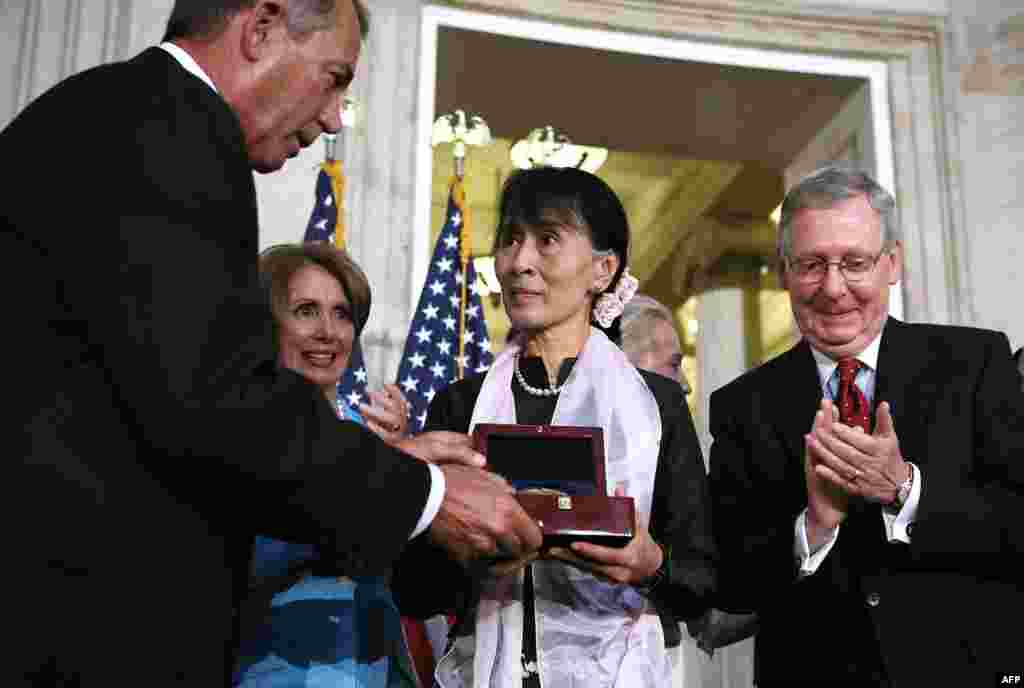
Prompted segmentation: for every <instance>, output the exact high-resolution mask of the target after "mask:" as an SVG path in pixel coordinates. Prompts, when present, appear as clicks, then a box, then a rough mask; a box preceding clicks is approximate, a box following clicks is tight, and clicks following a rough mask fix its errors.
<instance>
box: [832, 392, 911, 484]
mask: <svg viewBox="0 0 1024 688" xmlns="http://www.w3.org/2000/svg"><path fill="white" fill-rule="evenodd" d="M815 435H816V437H817V438H818V440H819V441H820V444H821V447H822V452H821V457H822V461H821V463H820V464H819V465H818V466H817V468H816V471H817V474H818V475H819V476H820V477H822V478H823V479H825V480H827V481H828V482H829V483H830V484H831V485H833V486H834V487H836V488H838V489H841V490H842V491H843V492H844V493H846V494H849V495H855V496H857V497H863V498H864V499H867V500H869V501H872V502H880V503H882V504H891V503H892V502H893V500H895V499H896V494H897V493H898V492H899V488H900V483H902V482H903V481H904V480H906V479H907V478H908V477H909V475H910V470H911V469H910V466H909V465H908V464H907V462H906V461H904V460H903V454H902V453H901V452H900V441H899V437H898V436H897V435H896V428H895V426H894V424H893V421H892V414H891V412H890V410H889V404H888V402H884V401H883V402H882V403H881V404H879V405H878V413H877V416H876V419H875V429H874V431H873V432H872V433H871V434H870V435H867V434H865V433H864V431H863V430H861V429H860V428H849V427H847V426H845V425H842V424H841V423H835V424H834V425H833V427H832V428H831V429H830V431H829V432H822V433H817V432H815Z"/></svg>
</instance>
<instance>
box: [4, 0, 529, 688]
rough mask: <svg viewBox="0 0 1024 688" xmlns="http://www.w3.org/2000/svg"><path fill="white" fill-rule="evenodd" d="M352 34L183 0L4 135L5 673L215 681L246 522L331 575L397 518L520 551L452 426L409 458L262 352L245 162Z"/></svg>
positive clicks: (238, 585) (353, 56)
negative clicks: (133, 48)
mask: <svg viewBox="0 0 1024 688" xmlns="http://www.w3.org/2000/svg"><path fill="white" fill-rule="evenodd" d="M366 26H367V24H366V13H365V9H364V8H363V7H362V6H361V5H358V4H357V5H354V4H353V2H352V0H337V1H336V2H334V3H325V2H322V1H319V0H248V1H247V2H246V1H240V0H234V1H231V0H221V1H219V2H217V1H213V0H179V2H178V3H177V5H176V6H175V8H174V11H173V15H172V17H171V20H170V22H169V25H168V34H167V42H165V43H164V44H163V45H161V46H160V47H159V48H151V49H149V50H147V51H145V52H143V53H142V54H140V55H139V56H138V57H136V58H135V59H133V60H130V61H128V62H125V63H120V64H112V65H105V66H101V67H98V68H96V69H92V70H89V71H87V72H84V73H82V74H79V75H76V76H73V77H71V78H69V79H67V80H66V81H64V82H63V83H61V84H59V85H58V86H57V87H55V88H54V89H52V90H51V91H49V92H48V93H46V94H44V95H43V96H41V97H40V98H39V99H37V100H36V101H35V102H33V103H32V104H30V105H29V106H28V107H27V108H26V109H25V111H24V112H23V113H21V114H20V115H19V116H18V117H17V118H16V119H15V120H14V122H12V123H11V124H10V126H8V127H7V128H6V129H5V130H4V131H3V132H0V153H2V154H3V157H4V159H5V160H7V161H8V163H14V161H17V162H16V164H17V166H18V174H17V175H14V176H8V182H7V183H6V185H5V191H6V193H5V194H4V202H3V205H2V208H0V248H2V251H0V255H3V257H4V259H5V261H6V266H5V269H4V270H3V271H0V274H2V275H3V278H2V279H3V282H2V284H3V286H4V287H5V288H4V293H5V295H6V297H7V302H8V306H9V308H8V310H7V319H8V324H9V325H10V327H8V329H7V330H6V336H5V337H4V353H5V354H6V355H5V356H4V357H3V360H4V361H5V363H6V364H7V368H8V371H7V375H6V376H5V378H6V380H5V381H6V385H5V389H6V391H7V395H8V399H9V401H11V402H13V404H9V405H8V408H9V409H10V410H9V411H8V412H7V413H6V414H5V416H4V417H5V421H6V426H7V429H8V432H5V433H4V436H5V440H6V442H7V445H6V447H5V455H6V456H7V465H8V466H13V467H14V471H13V473H12V471H10V470H8V472H7V480H5V485H6V486H7V492H8V496H7V498H6V499H5V500H4V503H5V505H6V507H7V509H8V510H9V513H8V514H7V515H8V518H7V519H6V525H7V527H6V529H5V534H6V536H7V552H8V554H9V556H8V557H7V558H5V566H4V568H5V571H6V573H7V575H8V576H11V575H13V577H14V579H13V581H9V583H8V585H6V586H5V589H6V590H7V592H8V595H9V602H8V604H7V605H6V607H5V612H6V613H5V620H6V622H7V625H8V627H9V628H11V629H12V630H13V631H14V641H13V642H14V645H13V647H11V646H8V648H7V650H8V651H7V652H6V657H7V664H8V666H11V667H13V673H14V674H15V676H16V678H15V683H16V684H17V683H19V682H20V683H25V684H32V685H76V686H77V685H88V686H114V685H127V684H133V685H134V684H144V685H164V684H168V683H181V684H185V685H194V686H211V685H217V684H218V683H220V684H225V683H226V682H227V680H228V676H229V672H230V669H231V653H232V649H233V646H234V635H235V631H236V624H237V618H236V617H237V613H236V609H237V602H238V600H239V598H240V596H241V595H242V594H243V593H244V592H245V580H246V574H247V569H248V562H249V556H250V546H251V543H252V537H253V534H254V533H257V532H259V533H265V534H271V535H274V536H275V537H278V538H281V539H286V540H295V541H299V542H312V543H316V544H318V545H319V547H320V548H321V551H322V552H324V553H325V556H327V557H329V558H332V559H333V560H334V561H335V566H334V567H333V568H334V571H335V572H336V573H337V574H338V575H349V576H354V575H359V574H364V573H366V574H376V573H380V572H382V571H384V570H386V569H387V568H388V567H389V566H390V565H391V563H392V562H393V560H394V559H395V558H396V557H397V556H398V554H399V553H400V552H401V550H402V549H403V547H404V546H405V543H406V542H407V541H408V540H409V539H410V538H411V537H429V538H431V539H433V540H434V541H435V542H437V543H439V544H441V545H443V546H444V547H446V548H447V549H448V550H449V551H450V552H451V553H452V554H453V555H454V556H456V557H457V558H461V559H467V558H471V557H474V556H476V555H479V554H481V553H483V554H488V555H493V554H494V553H495V552H496V551H497V550H498V548H499V547H500V548H501V549H502V550H504V551H509V552H515V553H519V554H523V553H527V552H529V551H531V550H532V549H534V548H536V547H537V546H539V544H540V532H539V530H538V529H537V527H536V525H535V524H534V523H532V521H530V520H529V518H528V517H527V516H526V515H525V513H524V512H523V511H522V510H521V509H520V508H519V506H518V505H517V503H516V502H515V500H514V498H513V497H512V496H511V494H510V493H511V489H510V488H509V487H508V486H507V485H505V484H504V483H503V482H502V481H500V480H497V479H495V478H494V477H493V476H490V475H488V474H486V473H484V472H483V471H480V470H479V469H478V468H474V467H471V466H467V465H459V464H458V463H457V462H460V461H461V462H463V464H465V463H470V464H472V463H474V462H478V463H480V462H482V457H480V456H479V455H477V454H475V453H474V452H472V450H471V449H470V448H469V445H468V440H465V439H456V438H454V436H449V435H434V436H427V437H424V438H422V439H417V440H409V441H406V442H405V443H404V444H403V445H402V448H403V449H405V450H406V451H407V452H409V453H411V454H415V455H416V456H418V457H419V458H421V459H425V460H426V461H417V460H415V459H414V458H412V457H410V456H409V455H408V454H405V453H402V452H400V451H398V450H396V449H393V448H391V447H389V446H387V445H385V444H384V443H383V442H381V441H380V440H379V439H377V438H376V436H375V435H373V434H371V433H369V432H366V431H364V430H363V429H361V428H359V427H358V426H357V425H355V424H352V423H343V422H339V421H338V419H337V418H336V417H335V415H334V412H333V410H332V409H331V408H330V407H329V405H328V404H327V403H326V401H325V399H324V397H323V395H322V394H321V393H320V392H318V390H317V389H316V388H315V387H314V386H313V385H312V384H310V383H308V382H306V381H305V380H303V379H302V378H301V377H300V376H299V375H297V374H295V373H293V372H291V371H289V370H287V369H284V368H283V367H281V366H280V365H278V363H277V352H276V348H275V345H274V340H273V333H272V327H271V316H270V312H269V309H268V308H267V307H266V299H265V297H264V296H263V295H262V294H260V293H259V292H258V291H257V290H256V287H255V285H256V284H257V281H256V272H255V271H256V256H257V217H256V198H255V190H254V185H253V179H252V172H251V170H252V169H256V170H259V171H264V172H267V171H272V170H275V169H278V168H280V167H281V166H282V165H283V164H284V163H285V161H286V160H287V159H288V158H289V157H290V156H293V155H295V154H296V153H297V152H298V150H299V148H300V147H301V146H307V145H309V144H310V143H312V142H313V141H314V140H315V139H316V138H317V137H318V136H319V135H320V134H321V132H324V131H326V132H334V131H337V130H338V128H339V126H340V112H339V108H340V100H341V97H342V95H343V94H344V92H345V89H346V88H347V86H348V84H349V82H350V80H351V79H352V75H353V72H354V70H355V68H356V61H357V59H358V56H359V49H360V44H361V35H362V33H365V28H366ZM361 29H362V31H361ZM430 461H433V462H436V463H438V464H442V465H440V466H438V465H435V464H434V463H430ZM446 461H455V462H456V463H445V462H446ZM12 536H13V539H12Z"/></svg>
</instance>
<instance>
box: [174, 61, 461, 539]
mask: <svg viewBox="0 0 1024 688" xmlns="http://www.w3.org/2000/svg"><path fill="white" fill-rule="evenodd" d="M160 48H161V49H162V50H165V51H167V52H168V53H169V54H170V55H171V57H173V58H174V59H175V60H177V61H178V64H180V65H181V66H182V67H183V68H184V69H185V71H187V72H189V73H190V74H194V75H195V76H197V77H199V78H200V79H202V80H203V81H204V82H205V83H206V84H207V85H208V86H209V87H210V88H212V89H213V91H214V93H217V94H218V95H219V94H220V91H218V90H217V86H216V84H214V83H213V79H211V78H210V75H209V74H207V73H206V72H205V71H203V68H202V67H200V66H199V63H198V62H196V61H195V59H194V58H193V57H192V56H191V55H189V54H188V51H186V50H185V49H184V48H182V47H181V46H180V45H176V44H174V43H170V42H164V43H161V44H160ZM253 259H254V260H255V256H254V257H253ZM427 469H428V470H429V471H430V493H429V494H428V495H427V503H426V505H425V506H424V507H423V512H422V513H421V514H420V519H419V521H418V522H417V523H416V527H415V528H413V529H412V534H410V535H409V539H410V540H411V539H413V538H414V537H416V536H417V535H419V534H420V533H422V532H423V531H424V530H426V529H427V527H428V526H429V525H430V524H431V523H433V521H434V517H435V516H437V512H438V511H440V510H441V502H442V501H443V500H444V490H445V480H444V473H442V472H441V469H440V468H438V467H437V466H435V465H434V464H432V463H428V464H427Z"/></svg>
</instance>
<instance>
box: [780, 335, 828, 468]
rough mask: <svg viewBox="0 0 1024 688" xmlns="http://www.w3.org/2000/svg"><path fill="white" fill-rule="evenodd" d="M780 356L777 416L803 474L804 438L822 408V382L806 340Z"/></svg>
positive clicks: (788, 446) (783, 434) (785, 439)
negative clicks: (781, 358)
mask: <svg viewBox="0 0 1024 688" xmlns="http://www.w3.org/2000/svg"><path fill="white" fill-rule="evenodd" d="M783 356H785V357H786V359H784V360H781V361H780V362H779V366H778V367H777V368H776V369H775V375H776V379H775V380H774V381H773V387H774V389H776V390H777V393H778V399H779V402H778V405H777V407H776V414H777V418H778V425H779V427H780V428H781V429H782V436H783V441H784V443H785V445H786V449H787V450H788V451H789V453H790V455H791V456H792V457H794V458H795V459H796V460H797V461H798V462H799V463H800V466H801V471H802V470H803V469H802V466H803V460H804V435H805V434H807V432H808V431H810V429H811V424H812V423H813V421H814V414H815V412H816V411H817V410H818V406H819V405H820V404H821V380H820V379H819V378H818V367H817V366H816V365H815V364H814V356H812V355H811V347H810V345H808V344H807V342H806V340H803V339H801V340H800V343H798V344H797V345H796V346H794V347H793V348H792V349H790V350H789V351H787V352H786V353H784V354H783Z"/></svg>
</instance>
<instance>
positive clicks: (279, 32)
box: [241, 0, 288, 62]
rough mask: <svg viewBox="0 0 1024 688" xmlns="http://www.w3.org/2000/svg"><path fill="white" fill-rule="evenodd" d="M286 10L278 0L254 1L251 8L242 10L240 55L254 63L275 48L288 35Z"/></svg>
mask: <svg viewBox="0 0 1024 688" xmlns="http://www.w3.org/2000/svg"><path fill="white" fill-rule="evenodd" d="M286 14H287V9H286V8H285V5H284V3H282V2H280V1H279V0H256V3H255V4H254V5H253V7H252V8H250V9H248V10H242V17H241V21H242V55H243V56H244V57H245V59H247V60H249V61H251V62H256V61H258V60H261V59H263V58H265V57H266V56H267V55H269V54H270V53H271V52H273V50H274V49H275V48H276V47H277V42H278V41H279V40H280V39H281V38H283V37H285V36H287V35H288V26H287V21H286V18H287V17H286Z"/></svg>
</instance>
